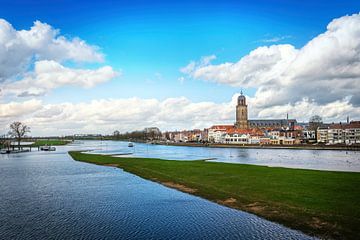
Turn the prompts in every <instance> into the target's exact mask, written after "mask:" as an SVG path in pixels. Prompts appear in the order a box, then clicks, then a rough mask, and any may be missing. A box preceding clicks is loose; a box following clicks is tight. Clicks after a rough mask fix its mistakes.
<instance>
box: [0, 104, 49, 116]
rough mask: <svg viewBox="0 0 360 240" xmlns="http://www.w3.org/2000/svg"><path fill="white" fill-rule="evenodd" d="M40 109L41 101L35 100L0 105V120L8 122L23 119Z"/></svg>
mask: <svg viewBox="0 0 360 240" xmlns="http://www.w3.org/2000/svg"><path fill="white" fill-rule="evenodd" d="M41 108H42V105H41V101H39V100H35V99H33V100H29V101H25V102H9V103H0V119H2V121H8V120H9V119H11V118H17V117H24V116H27V115H28V114H31V113H34V112H36V111H37V110H39V109H41Z"/></svg>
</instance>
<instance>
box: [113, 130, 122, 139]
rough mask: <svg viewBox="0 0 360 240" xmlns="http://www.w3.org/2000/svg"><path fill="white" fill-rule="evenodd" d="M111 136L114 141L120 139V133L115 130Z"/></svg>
mask: <svg viewBox="0 0 360 240" xmlns="http://www.w3.org/2000/svg"><path fill="white" fill-rule="evenodd" d="M113 136H114V138H115V139H119V138H120V132H119V131H118V130H115V131H114V133H113Z"/></svg>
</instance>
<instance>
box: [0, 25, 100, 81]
mask: <svg viewBox="0 0 360 240" xmlns="http://www.w3.org/2000/svg"><path fill="white" fill-rule="evenodd" d="M59 33H60V31H59V30H57V29H54V28H52V27H51V26H50V25H48V24H46V23H42V22H40V21H35V22H34V25H33V26H32V27H31V28H30V30H16V29H14V28H13V26H12V25H11V24H10V23H9V22H7V21H6V20H4V19H0V63H1V64H0V82H1V81H4V80H6V79H7V78H10V77H13V76H16V75H19V74H21V73H23V72H25V71H26V70H28V68H29V64H30V63H31V61H32V60H34V59H35V60H54V61H58V62H63V61H66V60H72V61H76V62H102V61H103V59H104V56H103V54H102V53H100V52H99V51H98V50H99V49H98V47H96V46H92V45H89V44H87V43H86V42H85V41H84V40H81V39H80V38H72V39H68V38H66V37H64V36H61V35H60V34H59Z"/></svg>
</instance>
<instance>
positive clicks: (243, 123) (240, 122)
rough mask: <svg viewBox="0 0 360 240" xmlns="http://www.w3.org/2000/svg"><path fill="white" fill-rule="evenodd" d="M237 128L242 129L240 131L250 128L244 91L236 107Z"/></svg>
mask: <svg viewBox="0 0 360 240" xmlns="http://www.w3.org/2000/svg"><path fill="white" fill-rule="evenodd" d="M235 127H237V128H240V129H247V128H249V123H248V112H247V105H246V98H245V96H244V95H243V93H242V91H241V94H240V96H239V97H238V101H237V105H236V123H235Z"/></svg>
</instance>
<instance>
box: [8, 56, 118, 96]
mask: <svg viewBox="0 0 360 240" xmlns="http://www.w3.org/2000/svg"><path fill="white" fill-rule="evenodd" d="M116 75H117V73H116V72H115V71H114V70H113V69H112V68H111V67H109V66H105V67H101V68H98V69H95V70H91V69H72V68H66V67H64V66H62V65H61V64H59V63H58V62H55V61H46V60H44V61H38V62H36V63H35V68H34V72H33V73H28V74H27V76H26V77H25V78H24V79H22V80H20V81H16V82H9V83H5V84H4V87H3V92H4V94H9V93H14V94H16V95H17V96H19V97H29V96H41V95H44V94H45V93H47V92H48V91H50V90H51V89H54V88H58V87H61V86H64V85H73V86H79V87H83V88H91V87H94V86H95V85H97V84H99V83H103V82H106V81H109V80H110V79H112V78H114V77H115V76H116Z"/></svg>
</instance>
